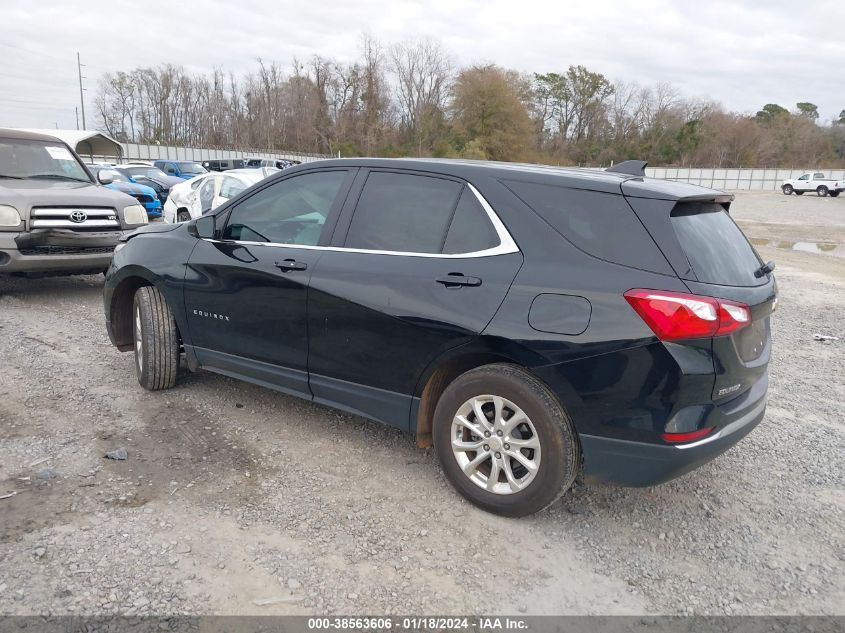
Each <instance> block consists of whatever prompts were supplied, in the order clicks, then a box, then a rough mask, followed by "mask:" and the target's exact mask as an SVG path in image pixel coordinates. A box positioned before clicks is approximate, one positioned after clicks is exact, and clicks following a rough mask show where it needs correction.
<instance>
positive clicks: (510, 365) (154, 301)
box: [104, 159, 776, 516]
mask: <svg viewBox="0 0 845 633" xmlns="http://www.w3.org/2000/svg"><path fill="white" fill-rule="evenodd" d="M643 166H644V164H643V163H631V162H628V163H623V164H621V165H619V166H617V167H616V168H614V170H613V171H605V172H600V171H598V172H597V171H586V170H568V169H559V168H551V167H542V166H534V165H515V164H506V163H484V162H472V161H436V160H402V159H398V160H397V159H346V160H326V161H320V162H315V163H310V164H308V165H300V166H297V167H293V168H290V169H287V170H285V171H284V172H281V173H279V174H277V175H275V176H273V177H270V178H268V179H266V180H264V181H262V182H260V183H258V184H256V185H254V186H253V187H251V188H250V189H248V190H246V191H245V192H243V193H242V194H240V195H239V196H237V197H235V198H234V199H232V200H230V201H229V202H228V203H226V204H224V205H222V206H221V207H219V208H217V209H215V210H214V211H213V213H211V214H210V215H206V216H204V217H202V218H198V219H197V220H194V221H192V222H187V223H183V224H174V225H151V226H149V227H146V228H143V229H141V230H138V231H136V232H134V233H133V234H131V235H130V236H129V237H128V238H125V240H124V242H125V243H124V244H123V246H122V247H120V248H119V249H118V251H117V252H116V254H115V257H114V262H113V264H112V267H111V269H110V270H109V272H108V274H107V278H106V286H105V297H104V299H105V312H106V323H107V326H108V331H109V336H110V337H111V340H112V342H113V343H114V344H115V345H116V346H117V347H118V349H120V350H123V351H129V350H134V352H135V358H136V368H137V373H138V379H139V381H140V383H141V385H142V386H144V387H145V388H147V389H165V388H168V387H171V386H173V384H174V383H175V382H176V379H177V373H178V369H179V364H180V355H181V354H182V353H184V355H185V360H186V363H187V366H188V367H189V368H190V369H191V370H196V369H198V368H203V369H206V370H210V371H214V372H218V373H221V374H224V375H227V376H235V377H237V378H241V379H243V380H246V381H249V382H253V383H256V384H259V385H263V386H266V387H270V388H272V389H276V390H279V391H282V392H284V393H289V394H294V395H297V396H301V397H303V398H307V399H309V400H313V401H314V402H319V403H323V404H328V405H331V406H334V407H337V408H339V409H344V410H346V411H351V412H353V413H356V414H359V415H363V416H366V417H369V418H372V419H374V420H378V421H380V422H384V423H386V424H390V425H393V426H396V427H399V428H401V429H404V430H407V431H409V432H411V433H414V434H415V435H416V438H417V442H418V443H419V445H420V446H428V445H430V444H432V443H433V444H434V446H435V448H436V450H437V454H438V456H439V458H440V462H441V464H442V466H443V469H444V471H445V473H446V475H447V477H448V478H449V480H450V481H451V482H452V484H454V486H455V487H456V488H457V489H458V490H459V491H460V492H461V493H462V494H463V495H464V496H466V497H467V498H468V499H469V500H471V501H472V502H474V503H476V504H478V505H479V506H481V507H483V508H485V509H487V510H490V511H493V512H496V513H500V514H504V515H510V516H521V515H525V514H529V513H532V512H536V511H537V510H539V509H541V508H543V507H545V506H547V505H549V504H550V503H552V502H553V501H554V500H555V499H556V498H558V496H560V495H561V494H562V493H563V492H564V491H565V490H566V489H567V488H568V487H569V486H570V485H571V484H572V482H573V480H574V478H575V477H576V475H577V474H578V472H579V471H580V470H582V469H583V472H584V474H585V476H586V478H587V479H588V480H589V479H590V478H598V479H603V480H610V481H615V482H619V483H623V484H627V485H635V486H642V485H650V484H655V483H659V482H662V481H666V480H667V479H670V478H672V477H676V476H678V475H680V474H682V473H685V472H687V471H689V470H691V469H693V468H695V467H696V466H698V465H700V464H702V463H704V462H706V461H707V460H709V459H711V458H713V457H714V456H716V455H718V454H719V453H721V452H723V451H724V450H725V449H727V448H728V447H730V446H731V445H733V444H734V443H736V442H737V441H738V440H739V439H741V438H742V437H743V436H744V435H745V434H746V433H748V432H749V431H750V430H751V429H752V428H753V427H754V426H755V425H756V424H757V423H758V422H760V420H761V419H762V417H763V413H764V410H765V406H766V391H767V364H768V361H769V356H770V345H771V344H770V338H771V337H770V327H769V321H770V315H771V313H772V311H773V310H774V308H775V304H776V285H775V280H774V277H773V276H772V274H771V268H772V267H773V265H772V264H764V263H763V262H762V261H761V260H760V258H759V257H758V255H757V253H756V252H755V251H754V249H753V248H752V246H751V245H750V244H749V242H748V241H747V240H746V238H745V236H744V235H743V234H742V232H741V231H740V230H739V228H737V226H736V224H734V222H733V220H732V219H731V217H730V216H729V215H728V207H729V204H730V201H731V197H730V196H726V195H725V194H723V193H720V192H718V191H713V190H710V189H705V188H702V187H696V186H691V185H686V184H679V183H674V182H667V181H661V180H653V179H649V178H645V177H643V176H642V168H643Z"/></svg>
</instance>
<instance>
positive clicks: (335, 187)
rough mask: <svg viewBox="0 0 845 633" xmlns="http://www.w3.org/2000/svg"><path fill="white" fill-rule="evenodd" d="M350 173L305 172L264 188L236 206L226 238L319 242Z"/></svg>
mask: <svg viewBox="0 0 845 633" xmlns="http://www.w3.org/2000/svg"><path fill="white" fill-rule="evenodd" d="M347 173H348V172H347V171H346V170H336V171H325V172H315V173H309V174H302V175H300V176H295V177H293V178H288V179H286V180H282V181H281V182H277V183H275V184H273V185H271V186H269V187H267V188H265V189H262V190H261V191H259V192H258V193H256V194H254V195H252V196H250V197H248V198H247V199H246V200H244V201H242V202H240V203H239V204H238V205H237V206H235V208H234V209H233V210H232V213H231V215H230V217H229V221H228V224H227V225H226V230H225V231H224V233H223V239H227V240H241V241H246V242H273V243H276V244H297V245H302V246H316V245H317V243H318V242H319V240H320V234H321V232H322V230H323V226H324V225H325V223H326V220H327V219H328V217H329V213H330V212H331V209H332V206H333V205H334V201H335V198H337V194H338V192H339V191H340V188H341V185H342V184H343V181H344V179H345V178H346V175H347Z"/></svg>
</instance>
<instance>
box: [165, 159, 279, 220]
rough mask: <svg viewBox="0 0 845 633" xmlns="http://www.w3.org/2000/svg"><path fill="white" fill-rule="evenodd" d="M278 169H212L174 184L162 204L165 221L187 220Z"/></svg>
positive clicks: (214, 206) (228, 198)
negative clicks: (216, 171) (217, 170)
mask: <svg viewBox="0 0 845 633" xmlns="http://www.w3.org/2000/svg"><path fill="white" fill-rule="evenodd" d="M278 171H279V170H278V169H275V168H273V167H260V168H258V169H234V170H229V171H227V172H226V173H215V172H212V173H209V174H204V175H202V176H197V177H196V178H192V179H191V180H188V181H187V182H183V183H182V184H180V185H176V186H175V187H173V188H171V190H170V197H169V198H168V199H167V202H166V203H165V205H164V214H163V218H164V221H165V222H186V221H187V220H190V219H192V218H198V217H200V216H201V215H202V214H203V213H208V212H209V211H211V210H212V209H216V208H217V207H218V206H220V205H221V204H223V203H224V202H226V201H228V200H230V199H232V198H234V197H235V196H236V195H238V194H239V193H240V192H241V191H244V190H245V189H247V188H249V187H251V186H252V185H254V184H255V183H257V182H260V181H262V180H264V179H265V178H267V177H268V176H271V175H273V174H275V173H278Z"/></svg>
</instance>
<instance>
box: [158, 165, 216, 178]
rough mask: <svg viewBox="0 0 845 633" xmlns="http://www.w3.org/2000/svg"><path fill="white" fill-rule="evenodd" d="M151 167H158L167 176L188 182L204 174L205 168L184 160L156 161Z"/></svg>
mask: <svg viewBox="0 0 845 633" xmlns="http://www.w3.org/2000/svg"><path fill="white" fill-rule="evenodd" d="M153 167H158V168H159V169H160V170H161V171H163V172H164V173H165V174H167V175H168V176H176V177H177V178H182V179H184V180H190V179H191V178H193V177H195V176H199V175H201V174H204V173H206V171H207V170H206V169H205V167H203V166H202V165H200V164H199V163H195V162H193V161H186V160H156V161H153Z"/></svg>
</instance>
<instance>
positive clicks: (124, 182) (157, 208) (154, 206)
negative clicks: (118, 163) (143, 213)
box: [86, 165, 161, 218]
mask: <svg viewBox="0 0 845 633" xmlns="http://www.w3.org/2000/svg"><path fill="white" fill-rule="evenodd" d="M86 167H88V169H89V170H90V171H91V173H92V174H94V176H95V177H96V176H97V174H98V173H99V172H100V171H104V170H105V171H109V172H110V173H111V177H112V182H111V183H110V184H108V185H106V187H108V188H109V189H114V190H116V191H122V192H123V193H128V194H129V195H130V196H132V197H133V198H135V199H136V200H137V201H138V202H140V203H141V204H142V205H143V206H144V208H145V209H146V210H147V216H149V217H151V218H160V217H161V200H159V198H158V194H157V193H156V191H155V189H153V188H152V187H147V186H146V185H139V184H138V183H136V182H135V181H134V180H133V179H132V177H131V176H128V175H126V174H124V173H122V172H120V171H118V170H117V169H114V168H112V167H111V166H109V165H86Z"/></svg>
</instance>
